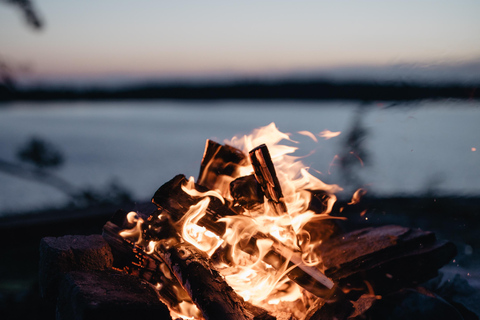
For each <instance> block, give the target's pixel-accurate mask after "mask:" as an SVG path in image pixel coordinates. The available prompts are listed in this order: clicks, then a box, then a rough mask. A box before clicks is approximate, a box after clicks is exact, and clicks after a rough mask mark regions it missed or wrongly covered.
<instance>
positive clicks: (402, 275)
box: [318, 226, 456, 294]
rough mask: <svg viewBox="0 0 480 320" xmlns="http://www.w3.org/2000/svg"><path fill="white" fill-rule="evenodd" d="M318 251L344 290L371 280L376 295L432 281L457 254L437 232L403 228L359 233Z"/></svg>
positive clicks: (351, 234)
mask: <svg viewBox="0 0 480 320" xmlns="http://www.w3.org/2000/svg"><path fill="white" fill-rule="evenodd" d="M318 250H319V252H320V254H321V256H322V259H323V263H324V266H325V274H326V275H327V276H328V277H330V278H332V279H333V280H334V281H336V282H338V283H339V285H340V286H342V287H344V288H347V287H355V286H357V287H358V286H364V282H365V281H368V282H369V283H370V285H371V286H372V288H373V290H374V291H375V293H376V294H384V293H388V292H392V291H393V290H398V289H400V288H403V287H407V286H412V285H416V284H418V283H421V282H424V281H426V280H429V279H430V278H433V277H435V276H436V275H437V271H438V269H439V268H441V267H442V266H443V265H445V264H447V263H448V262H450V261H451V260H452V259H453V258H454V257H455V255H456V248H455V246H454V245H453V244H452V243H451V242H448V241H438V240H436V237H435V234H434V233H432V232H427V231H422V230H419V229H410V228H404V227H400V226H383V227H378V228H366V229H361V230H356V231H353V232H350V233H347V234H343V235H341V236H337V237H335V238H332V239H330V240H327V241H324V242H323V243H322V244H321V245H320V246H319V247H318Z"/></svg>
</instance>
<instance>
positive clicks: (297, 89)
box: [0, 80, 479, 101]
mask: <svg viewBox="0 0 480 320" xmlns="http://www.w3.org/2000/svg"><path fill="white" fill-rule="evenodd" d="M477 88H478V85H420V84H408V83H394V82H392V83H390V82H386V83H374V82H360V81H356V82H342V83H340V82H333V81H327V80H304V81H299V80H277V81H268V82H267V81H248V80H245V81H238V82H230V83H223V84H218V83H215V84H213V83H204V84H155V83H151V84H143V85H134V84H132V85H128V86H122V87H116V88H104V87H90V88H85V89H78V88H73V87H65V86H64V87H53V86H52V87H38V88H33V87H32V88H23V89H22V88H17V89H16V90H0V101H16V100H28V101H50V100H113V99H181V100H205V99H207V100H219V99H258V100H262V99H292V100H324V99H347V100H350V99H352V100H363V101H375V100H392V101H408V100H419V99H436V98H457V99H478V98H479V96H478V92H479V91H477Z"/></svg>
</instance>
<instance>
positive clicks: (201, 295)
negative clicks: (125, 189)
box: [157, 243, 265, 320]
mask: <svg viewBox="0 0 480 320" xmlns="http://www.w3.org/2000/svg"><path fill="white" fill-rule="evenodd" d="M157 250H158V252H159V255H160V256H161V257H162V259H163V260H164V261H165V263H166V264H167V265H168V267H169V268H170V270H172V271H173V273H174V275H175V277H176V278H177V279H178V281H179V282H180V283H181V284H182V287H183V288H185V290H186V291H187V292H188V294H189V296H190V297H191V298H192V300H193V302H194V303H195V305H196V306H197V307H198V308H199V309H200V310H201V312H202V314H203V316H204V317H205V319H206V320H229V319H231V320H241V319H245V320H247V319H248V320H252V319H255V315H254V313H252V311H250V310H249V308H248V305H247V304H245V301H244V300H243V299H242V298H241V297H240V296H239V295H238V294H237V293H236V292H235V291H233V289H232V288H231V287H230V286H229V285H228V284H227V283H226V282H225V280H224V278H223V277H222V276H221V275H220V274H219V273H218V271H216V270H215V268H214V267H213V266H212V265H211V264H210V263H209V261H208V257H207V256H206V255H205V254H204V253H203V252H201V251H199V250H198V249H196V248H195V247H194V246H192V245H190V244H188V243H177V244H174V245H169V244H168V243H163V244H162V245H160V246H158V247H157ZM262 317H263V319H265V318H264V317H265V315H264V314H263V315H262ZM257 319H258V318H257Z"/></svg>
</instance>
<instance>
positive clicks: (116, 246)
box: [102, 221, 191, 309]
mask: <svg viewBox="0 0 480 320" xmlns="http://www.w3.org/2000/svg"><path fill="white" fill-rule="evenodd" d="M122 230H123V228H121V227H119V226H118V225H116V224H114V223H112V222H110V221H108V222H107V223H106V224H105V225H104V227H103V232H102V236H103V238H104V239H105V241H106V242H107V243H108V244H109V245H110V247H111V250H112V254H113V267H114V268H115V269H117V270H122V271H123V272H125V273H127V274H130V275H134V276H137V277H139V278H141V279H143V280H146V281H148V282H149V283H151V284H152V285H154V286H157V287H160V289H159V295H160V299H161V300H162V302H164V303H165V304H166V305H168V306H169V307H170V308H173V309H176V308H177V306H178V304H179V302H181V301H188V300H189V297H188V294H187V293H186V292H185V291H184V290H183V288H182V286H181V285H180V284H179V283H178V281H177V280H176V278H175V277H172V276H171V275H170V272H169V269H168V268H166V266H165V263H164V262H163V260H161V259H159V258H158V257H155V256H154V255H148V254H146V253H145V252H144V251H143V249H142V248H141V247H139V246H138V245H136V244H135V243H134V242H132V241H129V240H127V239H125V238H123V237H122V236H120V235H119V233H120V231H122ZM158 285H160V286H158ZM190 302H191V301H190Z"/></svg>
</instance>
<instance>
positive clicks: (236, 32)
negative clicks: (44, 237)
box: [0, 0, 480, 78]
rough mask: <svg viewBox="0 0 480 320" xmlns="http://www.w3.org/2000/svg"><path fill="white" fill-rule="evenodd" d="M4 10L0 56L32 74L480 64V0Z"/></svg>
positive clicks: (119, 4)
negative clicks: (33, 21)
mask: <svg viewBox="0 0 480 320" xmlns="http://www.w3.org/2000/svg"><path fill="white" fill-rule="evenodd" d="M34 4H35V7H36V8H37V9H38V12H39V14H40V16H41V18H42V19H43V20H44V22H45V26H44V28H43V29H42V30H40V31H35V30H33V29H31V28H29V27H28V26H27V25H26V23H25V20H24V17H23V16H22V14H21V12H20V11H19V10H17V9H16V8H14V7H13V6H11V5H6V4H5V3H2V4H1V5H0V57H1V58H2V59H4V60H5V61H8V62H9V63H11V64H13V65H28V66H29V67H30V68H31V70H32V72H33V73H32V75H34V76H35V77H37V78H55V77H57V78H58V77H60V78H61V77H83V78H85V77H87V78H91V77H113V76H134V77H160V78H162V77H163V78H165V77H188V76H191V75H196V76H198V75H206V76H208V75H212V74H213V75H232V74H233V75H247V76H248V75H259V74H260V75H261V74H275V73H288V72H294V71H307V72H308V71H310V70H321V69H328V68H333V67H339V66H340V67H342V66H356V65H394V64H401V63H409V64H418V65H431V64H434V65H439V64H440V65H441V64H444V63H447V64H449V63H464V62H469V61H477V62H478V61H480V18H479V17H480V1H478V0H455V1H443V0H435V1H427V0H424V1H418V0H417V1H410V0H405V1H385V0H383V1H381V0H378V1H373V0H370V1H368V0H366V1H363V0H362V1H360V0H351V1H348V0H344V1H319V0H316V1H282V0H275V1H225V0H224V1H146V0H137V1H119V0H102V1H88V2H87V1H61V0H44V1H38V0H37V1H34Z"/></svg>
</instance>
